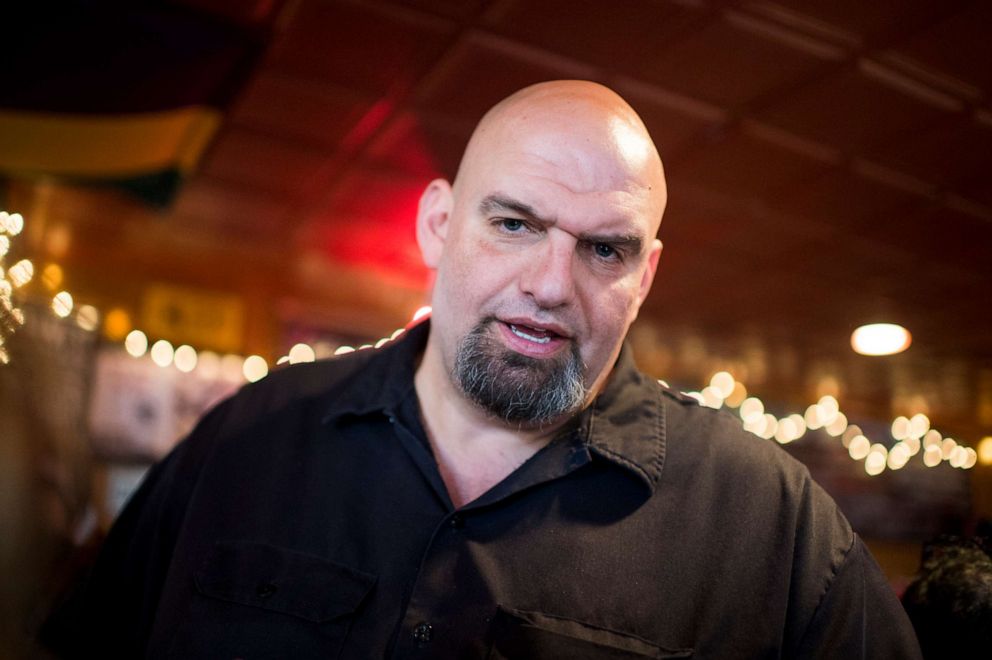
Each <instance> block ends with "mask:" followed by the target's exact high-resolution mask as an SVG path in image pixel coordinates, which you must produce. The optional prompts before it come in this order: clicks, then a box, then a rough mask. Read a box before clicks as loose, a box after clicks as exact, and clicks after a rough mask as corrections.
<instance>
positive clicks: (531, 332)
mask: <svg viewBox="0 0 992 660" xmlns="http://www.w3.org/2000/svg"><path fill="white" fill-rule="evenodd" d="M507 325H508V326H509V328H510V332H512V333H513V334H515V335H516V336H518V337H520V338H521V339H526V340H527V341H532V342H534V343H535V344H547V343H549V342H550V341H551V340H552V339H555V338H558V337H561V335H559V334H558V333H556V332H554V331H552V330H544V329H543V328H533V327H531V326H529V325H519V324H516V323H507Z"/></svg>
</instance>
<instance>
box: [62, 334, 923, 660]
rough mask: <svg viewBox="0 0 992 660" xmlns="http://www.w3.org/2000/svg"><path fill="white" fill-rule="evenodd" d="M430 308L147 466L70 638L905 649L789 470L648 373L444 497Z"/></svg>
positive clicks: (689, 653)
mask: <svg viewBox="0 0 992 660" xmlns="http://www.w3.org/2000/svg"><path fill="white" fill-rule="evenodd" d="M427 332H428V330H427V323H423V324H421V325H420V326H417V327H415V328H413V329H412V330H410V331H408V332H406V333H405V334H404V335H402V336H401V337H400V339H399V340H397V341H395V342H392V343H391V344H389V345H387V346H386V347H384V348H381V349H377V350H365V351H359V352H356V353H353V354H349V355H347V356H342V357H340V358H336V359H334V360H330V361H325V362H318V363H313V364H309V365H300V366H295V367H291V368H288V369H285V370H282V371H279V372H275V373H273V374H271V375H270V376H269V377H268V378H266V379H264V380H263V381H261V382H259V383H256V384H253V385H249V386H246V387H245V388H243V389H242V390H241V391H240V392H239V393H238V394H237V395H236V396H234V397H233V398H231V399H230V400H228V401H226V402H225V403H223V404H221V405H220V406H218V407H217V408H216V409H214V410H213V411H212V412H210V413H209V414H208V415H207V416H206V417H205V418H204V419H203V420H202V421H201V423H200V424H199V425H198V427H197V428H196V429H195V430H194V431H193V433H192V434H191V435H190V437H189V438H187V439H186V440H185V441H184V442H183V443H181V444H180V445H179V446H178V447H177V448H176V450H174V451H173V452H172V453H171V454H170V455H169V456H168V457H167V458H166V459H165V460H164V461H163V462H161V463H160V464H159V465H157V466H156V467H155V468H154V469H153V471H152V472H151V473H150V475H149V477H148V479H147V480H146V482H145V483H144V484H143V486H142V487H141V488H140V490H139V491H138V493H137V494H136V495H135V497H134V498H133V499H132V501H131V502H130V504H129V505H128V507H127V508H126V509H125V511H124V513H123V514H122V515H121V518H120V519H119V521H118V522H117V524H116V525H115V527H114V529H113V530H112V531H111V534H110V536H109V538H108V540H107V542H106V545H105V548H104V550H103V553H102V555H101V558H100V560H99V562H98V564H97V566H96V569H95V572H94V574H93V577H92V579H91V580H90V581H89V583H88V584H87V586H86V587H85V588H84V589H83V590H82V591H81V592H80V594H79V596H78V597H77V598H76V599H75V600H74V601H73V604H72V605H71V606H70V607H69V608H68V609H67V610H66V614H65V615H64V616H63V617H62V619H61V621H62V625H63V626H64V627H63V628H62V634H63V641H64V642H65V646H66V648H68V649H70V650H72V651H76V652H78V653H79V654H81V655H93V656H108V655H110V656H112V655H124V656H130V657H138V656H141V655H142V654H146V655H147V656H149V657H156V658H157V657H181V658H191V657H211V658H214V657H218V658H219V657H239V658H303V657H323V658H336V657H340V658H383V657H390V658H480V659H481V658H645V657H646V658H676V657H697V658H700V657H701V658H778V657H821V656H822V657H846V658H863V657H877V658H903V657H907V658H913V657H918V653H919V651H918V649H917V646H916V640H915V637H914V636H913V632H912V629H911V628H910V626H909V624H908V622H907V620H906V618H905V616H904V614H903V612H902V610H901V608H900V606H899V603H898V601H897V600H896V599H895V597H894V595H893V593H892V592H891V591H890V589H889V587H888V585H887V584H886V583H885V581H884V579H883V578H882V576H881V573H880V571H879V569H878V567H877V565H876V564H875V563H874V561H873V560H872V559H871V557H870V555H869V554H868V552H867V550H866V549H865V548H864V546H863V545H862V543H861V541H860V540H859V539H858V538H857V536H856V535H855V534H854V533H853V532H852V531H851V529H850V527H849V526H848V524H847V522H846V521H845V519H844V518H843V516H842V515H841V514H840V512H839V511H838V510H837V508H836V506H835V505H834V503H833V501H832V500H831V499H830V498H829V497H828V496H827V495H826V494H825V493H824V492H823V491H822V490H820V488H819V487H818V486H817V485H816V484H815V483H813V482H812V480H811V479H810V478H809V475H808V473H807V471H806V470H805V468H804V467H803V466H801V465H800V464H799V463H797V462H796V461H794V460H793V459H792V458H790V457H789V456H788V455H787V454H786V453H785V452H783V451H781V449H780V448H778V447H777V446H775V445H774V443H769V442H768V441H764V440H761V439H759V438H757V437H756V436H753V435H751V434H748V433H745V432H744V431H742V429H741V425H740V422H739V421H736V420H735V419H734V418H733V417H732V416H731V415H729V414H727V413H721V412H717V411H714V410H709V409H703V408H699V407H698V406H696V405H695V402H693V401H691V400H689V399H687V398H685V397H681V396H680V395H678V394H675V393H672V392H670V391H668V390H667V389H666V388H664V387H662V386H661V385H659V384H658V383H657V382H655V381H654V380H653V379H651V378H648V377H646V376H644V375H643V374H641V373H639V372H638V371H637V370H636V369H635V368H634V366H633V364H632V362H631V361H630V357H629V352H628V351H627V350H626V349H625V350H624V351H623V353H622V354H621V358H620V360H619V362H618V364H617V365H616V367H615V369H614V372H613V374H612V376H611V378H610V381H609V383H608V385H607V387H606V389H605V390H604V392H603V393H602V394H601V395H600V396H599V397H598V399H597V400H596V401H595V402H594V404H593V405H592V406H591V407H590V408H589V409H587V410H586V411H584V412H583V413H582V414H581V415H580V416H578V417H577V418H576V419H575V420H574V423H573V424H571V425H569V426H568V427H567V428H565V429H564V430H563V431H562V432H561V433H560V434H559V435H558V437H556V439H555V440H554V441H553V442H551V443H550V444H549V445H547V446H546V447H545V448H544V449H542V450H541V451H539V452H538V453H537V454H535V455H534V456H533V457H532V458H531V459H530V460H528V461H527V462H526V463H525V464H524V465H522V466H521V467H520V468H518V469H517V470H516V471H514V472H513V473H512V474H510V475H509V476H508V477H507V478H506V479H504V480H503V481H502V482H500V483H499V484H497V485H496V486H494V487H493V488H492V489H491V490H489V491H488V492H486V493H485V494H483V495H482V496H481V497H479V498H478V499H477V500H475V501H473V502H470V503H468V504H466V505H465V506H463V507H461V508H460V509H458V510H455V508H454V507H453V506H452V503H451V500H450V498H449V496H448V494H447V491H446V489H445V486H444V483H443V482H442V479H441V476H440V473H439V472H438V469H437V465H436V462H435V460H434V458H433V456H432V454H431V451H430V448H429V445H428V443H427V442H426V440H425V437H424V432H423V429H422V426H421V424H420V421H419V407H418V404H417V398H416V393H415V390H414V387H413V373H414V366H415V364H416V360H417V357H418V355H419V354H420V352H421V351H422V350H423V345H424V342H425V341H426V335H427Z"/></svg>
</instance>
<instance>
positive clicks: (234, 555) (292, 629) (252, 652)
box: [170, 541, 375, 658]
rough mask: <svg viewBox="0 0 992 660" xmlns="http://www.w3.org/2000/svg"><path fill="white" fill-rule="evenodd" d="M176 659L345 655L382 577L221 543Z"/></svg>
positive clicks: (200, 578)
mask: <svg viewBox="0 0 992 660" xmlns="http://www.w3.org/2000/svg"><path fill="white" fill-rule="evenodd" d="M194 583H195V587H196V594H195V595H194V599H193V603H192V606H191V608H190V612H189V616H188V617H187V618H186V620H185V622H184V624H183V625H182V626H181V628H180V630H179V632H178V634H177V635H176V638H175V639H174V643H173V645H172V648H171V653H170V655H173V656H175V657H246V658H248V657H250V658H270V657H271V658H286V657H309V656H311V655H313V656H319V657H322V658H334V657H337V654H338V652H339V651H340V649H341V645H342V644H343V642H344V640H345V638H346V636H347V634H348V628H349V625H350V624H351V622H352V620H353V618H354V616H355V613H356V612H357V611H358V609H359V607H360V606H361V604H362V602H363V601H364V600H365V598H366V596H367V595H368V594H369V592H370V591H371V590H372V587H373V585H374V584H375V576H373V575H371V574H369V573H364V572H362V571H358V570H355V569H353V568H349V567H347V566H343V565H341V564H338V563H336V562H333V561H330V560H327V559H323V558H321V557H316V556H313V555H308V554H304V553H300V552H296V551H293V550H288V549H286V548H278V547H275V546H271V545H266V544H262V543H254V542H249V541H227V542H221V543H218V544H216V545H215V546H214V548H213V549H212V551H211V552H210V554H209V555H208V557H207V558H206V560H205V561H204V563H203V564H202V566H201V568H200V570H199V571H198V572H197V573H196V576H195V578H194Z"/></svg>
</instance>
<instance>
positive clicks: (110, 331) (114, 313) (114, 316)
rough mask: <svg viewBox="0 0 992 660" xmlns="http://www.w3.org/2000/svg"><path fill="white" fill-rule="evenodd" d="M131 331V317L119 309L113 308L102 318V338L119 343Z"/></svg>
mask: <svg viewBox="0 0 992 660" xmlns="http://www.w3.org/2000/svg"><path fill="white" fill-rule="evenodd" d="M131 330H132V327H131V317H130V315H128V313H127V312H126V311H124V310H123V309H121V308H120V307H114V308H113V309H111V310H110V311H109V312H107V315H106V316H104V317H103V336H104V337H106V338H107V339H109V340H110V341H120V340H121V339H123V338H124V337H126V336H127V333H129V332H131Z"/></svg>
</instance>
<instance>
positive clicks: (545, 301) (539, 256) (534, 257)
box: [520, 236, 575, 309]
mask: <svg viewBox="0 0 992 660" xmlns="http://www.w3.org/2000/svg"><path fill="white" fill-rule="evenodd" d="M556 238H559V237H551V236H549V237H547V238H546V239H545V240H543V241H541V243H540V245H539V249H537V250H534V251H533V253H532V254H531V255H528V256H527V257H525V258H526V260H527V261H526V263H525V264H524V267H523V274H522V275H521V277H520V288H521V289H522V290H523V292H524V293H526V294H528V295H530V296H531V297H533V298H534V302H536V303H537V304H538V306H539V307H541V308H542V309H554V308H556V307H561V306H562V305H566V304H568V303H570V302H571V300H572V296H573V295H574V293H575V272H574V263H573V259H574V256H575V246H574V245H573V244H571V243H572V242H571V241H568V240H555V239H556ZM561 239H564V237H561Z"/></svg>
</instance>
